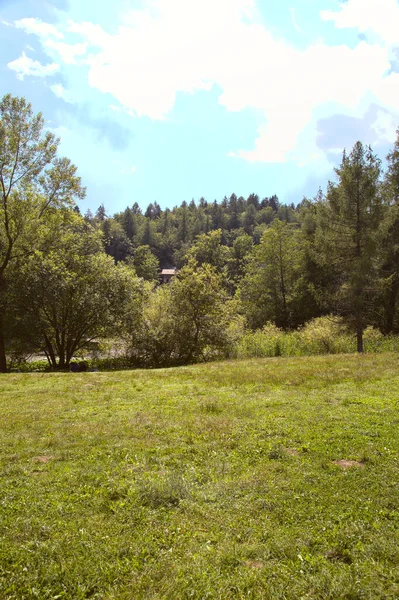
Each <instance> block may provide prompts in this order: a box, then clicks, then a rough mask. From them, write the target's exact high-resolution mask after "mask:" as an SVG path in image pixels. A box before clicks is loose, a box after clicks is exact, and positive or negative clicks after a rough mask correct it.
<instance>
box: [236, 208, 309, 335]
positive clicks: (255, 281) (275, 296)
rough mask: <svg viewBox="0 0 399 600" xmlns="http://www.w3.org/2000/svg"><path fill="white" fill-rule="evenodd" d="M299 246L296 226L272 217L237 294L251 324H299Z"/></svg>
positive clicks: (259, 325)
mask: <svg viewBox="0 0 399 600" xmlns="http://www.w3.org/2000/svg"><path fill="white" fill-rule="evenodd" d="M301 263H302V248H301V244H300V237H299V231H298V230H297V228H296V227H294V226H292V225H289V224H287V223H283V222H281V221H279V220H278V219H275V220H274V221H273V223H272V225H271V226H270V227H269V228H268V229H267V230H266V231H265V233H264V234H263V236H262V240H261V243H260V244H259V246H257V247H256V248H255V250H254V253H253V257H252V260H251V261H250V262H249V265H248V269H247V272H246V275H245V277H244V279H243V280H242V282H241V284H240V286H239V296H240V298H241V301H242V303H243V308H244V312H245V314H246V316H247V319H248V322H249V325H250V327H252V328H253V329H256V328H258V327H263V325H265V324H266V323H267V322H268V321H273V322H274V323H275V324H276V325H277V326H278V327H282V328H284V329H288V328H290V327H295V326H296V325H298V318H299V319H300V317H298V315H297V311H296V303H297V302H298V293H297V290H298V282H299V280H300V273H301Z"/></svg>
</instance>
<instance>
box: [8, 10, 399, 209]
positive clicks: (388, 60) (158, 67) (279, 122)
mask: <svg viewBox="0 0 399 600" xmlns="http://www.w3.org/2000/svg"><path fill="white" fill-rule="evenodd" d="M398 31H399V3H398V1H397V0H346V1H345V2H341V1H338V0H278V2H276V1H275V0H114V1H113V2H112V3H111V2H109V1H105V0H84V1H83V0H41V1H40V2H38V1H37V0H0V45H1V53H0V57H1V59H0V95H3V94H5V93H7V92H11V93H12V94H14V95H23V96H25V97H26V98H28V99H29V101H30V102H31V103H32V105H33V108H34V110H35V111H39V110H40V111H41V112H42V113H43V115H44V118H45V120H46V126H47V127H48V128H49V129H51V130H52V131H54V132H55V133H56V134H57V135H59V137H60V138H61V145H60V152H61V153H62V154H63V155H66V156H68V157H69V158H71V160H72V161H73V162H74V163H75V164H76V165H77V166H78V168H79V173H80V175H81V177H82V180H83V183H84V185H86V186H87V198H86V199H85V200H84V201H83V202H82V203H81V208H82V209H83V210H84V211H85V210H86V209H87V208H89V207H90V208H91V209H92V210H95V209H96V208H97V207H98V206H99V205H100V204H102V203H104V205H105V207H106V209H107V210H108V212H109V213H110V214H113V213H114V212H117V211H120V210H123V209H124V208H125V207H126V206H128V205H129V206H131V205H132V204H133V203H134V202H138V203H139V204H140V206H141V207H142V208H146V206H147V205H148V204H149V203H150V202H154V201H157V202H159V204H160V205H161V207H163V208H165V207H166V206H169V207H173V206H175V205H178V204H180V203H181V202H182V201H183V200H187V201H190V200H191V199H192V198H194V199H195V200H198V199H199V198H200V197H201V196H204V197H205V198H206V199H207V200H209V201H213V200H214V199H215V198H216V199H218V200H221V199H222V198H223V196H224V195H228V196H229V195H230V194H232V193H233V192H234V193H236V194H237V195H243V196H248V195H249V194H250V193H251V192H256V193H258V194H259V195H260V196H262V197H263V196H270V195H272V194H277V195H278V196H279V198H280V200H281V201H283V202H294V203H297V202H299V201H301V200H302V198H303V196H304V195H306V196H308V197H313V196H314V195H315V194H316V192H317V190H318V188H319V186H322V187H325V185H326V183H327V180H328V179H329V178H332V177H333V169H334V166H335V165H337V163H338V162H339V160H340V155H341V153H342V150H343V148H344V147H346V148H350V147H351V146H352V145H353V144H354V142H355V141H357V140H358V139H360V140H362V141H363V142H365V143H369V144H371V145H372V147H373V149H374V150H375V151H376V152H377V153H378V154H379V155H380V156H381V157H384V156H385V155H386V153H387V151H388V150H389V148H390V147H391V146H392V144H393V142H394V140H395V137H396V136H395V130H396V128H397V127H398V125H399V38H398V35H397V32H398Z"/></svg>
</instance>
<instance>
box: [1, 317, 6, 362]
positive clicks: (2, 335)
mask: <svg viewBox="0 0 399 600" xmlns="http://www.w3.org/2000/svg"><path fill="white" fill-rule="evenodd" d="M0 373H7V357H6V345H5V339H4V334H3V321H2V317H0Z"/></svg>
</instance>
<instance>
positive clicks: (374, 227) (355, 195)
mask: <svg viewBox="0 0 399 600" xmlns="http://www.w3.org/2000/svg"><path fill="white" fill-rule="evenodd" d="M336 174H337V177H338V183H337V184H334V183H330V184H329V188H328V193H327V199H326V202H321V203H320V205H319V207H318V229H317V231H316V238H315V240H316V250H317V251H318V256H319V259H320V261H321V262H324V263H325V264H326V263H327V264H332V265H333V267H335V268H337V269H338V271H339V277H338V279H337V281H336V284H335V286H333V287H335V289H333V296H334V299H335V306H334V307H332V308H333V310H334V311H337V312H339V313H340V314H341V315H342V316H344V317H346V319H347V320H348V322H349V323H350V324H352V326H353V327H354V329H355V331H356V333H357V348H358V351H359V352H362V351H363V339H362V338H363V331H364V329H365V327H366V325H367V320H368V318H369V313H370V309H371V306H372V301H373V283H374V282H375V281H376V272H375V267H376V261H375V255H376V249H377V239H378V236H377V233H378V229H379V227H380V224H381V221H382V217H383V207H382V198H381V194H380V192H379V184H380V176H381V162H380V160H379V159H378V158H377V157H376V156H375V155H374V154H373V153H372V151H371V149H370V148H365V147H364V146H363V145H362V144H361V143H360V142H357V143H356V144H355V145H354V147H353V149H352V151H351V153H350V154H349V156H346V155H345V154H344V156H343V159H342V163H341V166H340V167H339V168H338V169H336Z"/></svg>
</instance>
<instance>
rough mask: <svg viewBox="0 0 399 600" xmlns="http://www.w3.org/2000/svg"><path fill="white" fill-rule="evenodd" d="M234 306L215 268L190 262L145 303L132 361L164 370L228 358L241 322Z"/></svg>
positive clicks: (134, 335)
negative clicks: (180, 365) (174, 366)
mask: <svg viewBox="0 0 399 600" xmlns="http://www.w3.org/2000/svg"><path fill="white" fill-rule="evenodd" d="M236 304H237V303H236V302H234V301H232V300H231V299H230V298H229V297H228V295H227V293H226V292H225V291H224V289H223V287H222V282H221V278H220V276H219V275H218V274H217V272H216V270H215V269H214V268H213V267H212V266H211V265H209V264H204V265H203V266H199V265H198V264H197V263H196V262H195V261H194V260H191V261H190V262H189V264H188V265H186V266H185V267H183V268H182V269H181V271H180V272H179V274H178V275H177V276H176V277H175V278H174V279H173V281H172V282H171V283H170V284H169V285H167V286H166V285H164V286H160V287H158V288H156V289H155V290H154V292H153V293H152V294H150V295H149V297H148V298H147V300H146V302H145V305H144V308H143V318H142V321H141V328H139V329H136V330H135V331H134V332H133V334H132V338H131V340H132V357H133V359H134V360H135V361H136V362H137V363H138V364H140V365H143V366H152V367H160V366H171V365H179V364H187V363H192V362H197V361H203V360H207V359H209V358H211V357H216V356H219V357H224V356H227V355H228V354H229V352H230V350H231V348H232V344H233V342H234V340H235V337H234V336H235V332H236V330H237V328H239V323H240V320H239V318H238V317H237V311H236Z"/></svg>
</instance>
